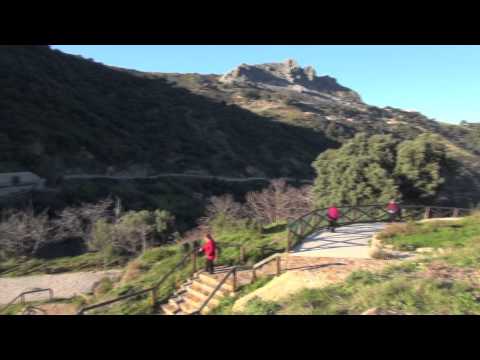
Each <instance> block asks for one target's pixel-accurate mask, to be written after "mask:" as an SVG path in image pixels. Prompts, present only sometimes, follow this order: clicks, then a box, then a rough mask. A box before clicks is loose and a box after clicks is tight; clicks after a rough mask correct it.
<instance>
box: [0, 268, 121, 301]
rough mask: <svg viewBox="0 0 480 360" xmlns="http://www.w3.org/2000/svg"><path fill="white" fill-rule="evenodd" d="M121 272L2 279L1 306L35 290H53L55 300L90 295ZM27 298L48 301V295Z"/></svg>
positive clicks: (35, 295)
mask: <svg viewBox="0 0 480 360" xmlns="http://www.w3.org/2000/svg"><path fill="white" fill-rule="evenodd" d="M121 272H122V271H121V270H108V271H94V272H76V273H66V274H55V275H33V276H22V277H12V278H0V304H7V303H9V302H10V301H11V300H13V298H15V297H16V296H17V295H19V294H20V293H22V292H23V291H26V290H32V289H34V288H51V289H52V290H53V297H54V298H55V299H68V298H71V297H73V296H75V295H80V294H88V293H91V292H92V290H93V287H94V286H95V285H96V284H97V283H98V282H99V281H100V280H101V279H103V278H106V277H109V278H112V279H114V278H118V277H119V276H120V274H121ZM25 297H26V301H34V300H45V299H48V293H47V292H45V293H34V294H28V295H26V296H25Z"/></svg>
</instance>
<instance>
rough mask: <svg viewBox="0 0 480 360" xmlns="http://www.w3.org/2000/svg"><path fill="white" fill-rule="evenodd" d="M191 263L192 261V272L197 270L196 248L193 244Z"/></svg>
mask: <svg viewBox="0 0 480 360" xmlns="http://www.w3.org/2000/svg"><path fill="white" fill-rule="evenodd" d="M192 263H193V270H192V271H193V274H195V273H196V272H197V248H196V247H195V245H194V246H193V252H192Z"/></svg>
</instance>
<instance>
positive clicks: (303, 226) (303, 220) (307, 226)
mask: <svg viewBox="0 0 480 360" xmlns="http://www.w3.org/2000/svg"><path fill="white" fill-rule="evenodd" d="M339 208H340V209H341V210H342V213H343V214H344V215H346V214H347V213H348V214H350V212H352V211H353V212H355V211H356V212H357V215H358V213H360V214H361V215H360V216H357V217H355V216H344V217H342V216H341V217H340V219H342V218H344V219H347V220H349V221H346V222H341V225H342V226H345V225H352V224H357V223H365V222H378V221H385V220H387V219H388V218H387V216H389V215H388V212H387V211H386V205H385V204H383V205H381V204H374V205H358V206H339ZM371 209H374V210H375V211H380V212H381V214H380V215H378V216H377V215H374V214H372V213H371V212H369V211H370V210H371ZM327 210H328V208H322V209H316V210H313V211H310V212H309V213H307V214H305V215H302V216H301V217H299V218H297V219H296V220H294V221H292V222H289V223H288V225H287V229H288V239H287V245H286V250H287V252H288V251H290V250H291V248H292V240H294V238H293V237H294V236H295V238H296V239H299V238H300V239H302V238H305V237H306V236H308V235H310V234H311V233H312V232H313V231H316V230H321V229H325V228H326V227H327V225H326V224H325V223H323V226H321V225H322V221H316V223H315V225H311V223H310V222H309V221H310V220H311V217H313V216H315V215H319V216H321V217H320V218H321V219H322V218H324V216H325V212H326V211H327ZM404 210H414V211H418V214H416V217H418V218H419V219H420V218H424V217H426V216H432V217H435V214H434V212H437V213H438V212H442V211H443V212H445V211H448V212H449V213H448V214H445V215H446V216H450V217H451V216H459V214H460V212H464V213H465V212H466V213H469V212H470V211H471V210H472V209H469V208H457V207H447V206H434V207H433V206H430V207H429V206H425V205H400V214H402V212H403V211H404ZM384 216H385V219H384V218H383V217H384ZM400 216H401V215H400ZM365 217H366V219H365ZM414 217H415V214H414ZM314 222H315V220H314ZM299 227H300V229H298V228H299Z"/></svg>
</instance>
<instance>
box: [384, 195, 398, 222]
mask: <svg viewBox="0 0 480 360" xmlns="http://www.w3.org/2000/svg"><path fill="white" fill-rule="evenodd" d="M387 212H388V214H389V215H390V219H389V221H390V222H391V223H393V222H394V221H395V220H396V219H397V217H398V215H399V214H400V206H398V204H397V202H396V201H395V200H390V202H389V203H388V205H387Z"/></svg>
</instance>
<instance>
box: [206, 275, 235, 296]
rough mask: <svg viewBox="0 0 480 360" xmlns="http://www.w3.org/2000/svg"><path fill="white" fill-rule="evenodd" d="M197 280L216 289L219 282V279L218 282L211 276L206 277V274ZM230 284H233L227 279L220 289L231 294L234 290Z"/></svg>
mask: <svg viewBox="0 0 480 360" xmlns="http://www.w3.org/2000/svg"><path fill="white" fill-rule="evenodd" d="M198 280H200V282H202V283H204V284H208V285H210V286H213V287H216V286H217V285H218V284H219V283H220V281H221V279H220V280H219V279H217V278H215V277H213V276H212V275H206V274H200V276H199V277H198ZM232 283H233V281H232V279H228V280H227V281H226V282H225V283H224V284H223V285H222V288H223V289H225V290H227V291H230V292H233V291H234V289H233V285H232Z"/></svg>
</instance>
